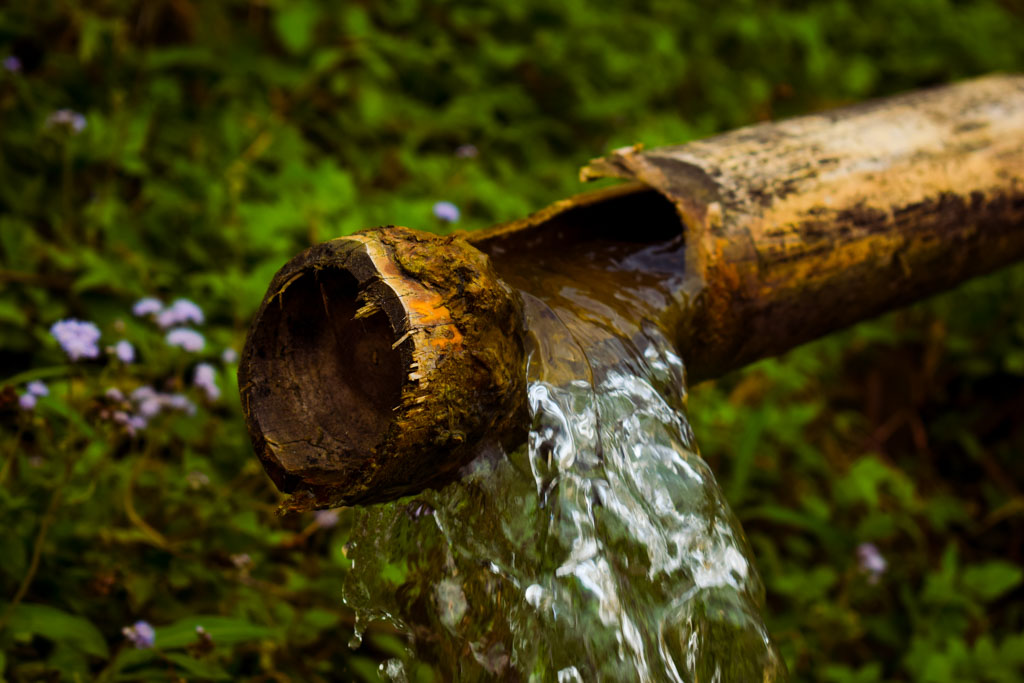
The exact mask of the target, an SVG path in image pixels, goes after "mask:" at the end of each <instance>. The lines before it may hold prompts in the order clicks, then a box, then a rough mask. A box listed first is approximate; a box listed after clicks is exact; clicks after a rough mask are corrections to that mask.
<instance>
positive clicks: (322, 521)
mask: <svg viewBox="0 0 1024 683" xmlns="http://www.w3.org/2000/svg"><path fill="white" fill-rule="evenodd" d="M313 517H314V520H313V521H314V522H315V523H316V525H317V526H318V527H320V528H321V529H330V528H331V527H332V526H334V525H335V524H337V523H338V511H337V510H317V511H316V512H314V513H313Z"/></svg>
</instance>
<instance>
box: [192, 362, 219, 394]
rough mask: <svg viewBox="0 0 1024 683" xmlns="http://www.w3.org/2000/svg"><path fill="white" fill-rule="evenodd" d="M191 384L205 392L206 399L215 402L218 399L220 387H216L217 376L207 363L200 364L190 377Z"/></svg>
mask: <svg viewBox="0 0 1024 683" xmlns="http://www.w3.org/2000/svg"><path fill="white" fill-rule="evenodd" d="M192 384H194V385H195V386H197V387H199V388H200V389H202V390H203V391H204V392H206V398H208V399H210V400H211V401H216V400H217V399H218V398H220V387H218V386H217V375H216V371H215V370H214V369H213V366H212V365H210V364H209V363H200V364H199V365H197V366H196V369H195V373H194V374H193V375H192Z"/></svg>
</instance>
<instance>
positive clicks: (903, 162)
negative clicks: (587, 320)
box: [582, 75, 1024, 379]
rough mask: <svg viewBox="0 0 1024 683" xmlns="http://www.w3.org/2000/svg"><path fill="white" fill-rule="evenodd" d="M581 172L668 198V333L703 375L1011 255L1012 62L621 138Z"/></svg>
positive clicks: (1023, 154) (1018, 153)
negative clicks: (671, 245)
mask: <svg viewBox="0 0 1024 683" xmlns="http://www.w3.org/2000/svg"><path fill="white" fill-rule="evenodd" d="M582 176H583V177H584V178H597V177H608V176H614V177H622V178H628V179H631V180H639V181H641V182H643V183H645V184H646V185H648V186H650V187H653V188H655V189H656V190H658V191H660V192H661V193H663V194H664V195H665V196H667V197H668V198H669V199H671V200H672V202H673V203H674V204H675V205H676V207H677V210H678V212H679V214H680V216H681V218H682V221H683V223H684V225H685V231H686V235H685V239H686V243H687V248H688V252H687V265H688V270H689V274H690V275H691V276H692V277H693V278H695V280H696V281H697V286H696V287H695V288H694V290H693V291H694V293H695V297H693V300H692V301H691V302H689V307H690V310H689V311H688V312H687V314H686V315H684V316H681V317H680V320H681V322H682V327H681V328H680V329H679V331H678V333H677V338H678V340H679V344H680V348H681V350H682V353H683V356H684V358H685V359H686V360H687V364H688V366H689V367H690V369H691V374H692V375H693V378H694V379H702V378H706V377H715V376H718V375H720V374H721V373H723V372H725V371H727V370H730V369H732V368H736V367H739V366H742V365H744V364H746V363H749V362H751V361H753V360H756V359H758V358H762V357H765V356H771V355H775V354H778V353H781V352H783V351H785V350H787V349H790V348H792V347H794V346H797V345H798V344H801V343H803V342H805V341H808V340H810V339H814V338H816V337H819V336H821V335H823V334H826V333H827V332H829V331H832V330H835V329H838V328H840V327H843V326H846V325H849V324H851V323H854V322H856V321H858V320H862V319H865V318H868V317H871V316H874V315H877V314H878V313H881V312H882V311H885V310H889V309H891V308H894V307H897V306H900V305H903V304H906V303H908V302H911V301H914V300H917V299H920V298H922V297H924V296H927V295H928V294H931V293H933V292H936V291H939V290H942V289H945V288H948V287H951V286H953V285H955V284H957V283H959V282H962V281H963V280H965V279H967V278H969V277H972V276H974V275H978V274H980V273H985V272H989V271H991V270H994V269H995V268H998V267H999V266H1002V265H1005V264H1007V263H1010V262H1013V261H1015V260H1017V259H1019V258H1021V257H1022V256H1024V234H1022V231H1024V76H1020V75H997V76H989V77H986V78H981V79H977V80H974V81H969V82H966V83H962V84H957V85H952V86H946V87H942V88H935V89H933V90H927V91H922V92H916V93H911V94H908V95H902V96H898V97H893V98H889V99H884V100H879V101H876V102H868V103H865V104H861V105H858V106H854V107H850V108H846V109H840V110H837V111H831V112H824V113H821V114H815V115H811V116H804V117H800V118H796V119H791V120H788V121H782V122H780V123H764V124H760V125H755V126H750V127H747V128H742V129H739V130H736V131H732V132H730V133H726V134H724V135H719V136H716V137H712V138H709V139H706V140H700V141H697V142H691V143H689V144H686V145H682V146H679V147H669V148H664V149H657V150H652V151H650V152H643V151H640V150H637V149H626V150H621V151H619V152H617V153H615V154H613V155H611V156H610V157H607V158H604V159H599V160H596V161H594V162H592V163H591V164H590V165H589V166H587V167H586V168H585V169H584V170H583V171H582Z"/></svg>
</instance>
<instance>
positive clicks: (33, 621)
mask: <svg viewBox="0 0 1024 683" xmlns="http://www.w3.org/2000/svg"><path fill="white" fill-rule="evenodd" d="M9 628H10V630H11V632H12V633H15V634H17V633H22V634H26V633H27V634H31V635H35V636H42V637H44V638H48V639H50V640H52V641H54V642H56V643H62V644H64V645H69V646H71V647H73V648H75V649H77V650H80V651H81V652H84V653H86V654H90V655H95V656H97V657H103V658H104V659H106V658H107V657H109V656H110V652H109V650H108V648H107V642H106V640H104V638H103V634H102V633H100V631H99V629H97V628H96V627H95V626H94V625H93V623H92V622H91V621H89V620H88V619H86V618H85V617H80V616H78V615H75V614H69V613H67V612H65V611H63V610H59V609H57V608H56V607H51V606H50V605H40V604H33V603H21V604H20V605H17V606H15V608H14V610H13V611H12V612H11V617H10V622H9Z"/></svg>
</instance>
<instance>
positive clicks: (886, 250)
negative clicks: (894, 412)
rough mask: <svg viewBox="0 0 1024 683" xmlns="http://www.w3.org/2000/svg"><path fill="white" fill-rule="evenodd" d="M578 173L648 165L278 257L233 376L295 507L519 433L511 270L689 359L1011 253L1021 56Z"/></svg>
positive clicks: (1020, 253)
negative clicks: (484, 226) (921, 86)
mask: <svg viewBox="0 0 1024 683" xmlns="http://www.w3.org/2000/svg"><path fill="white" fill-rule="evenodd" d="M583 176H584V177H585V178H593V177H605V176H615V177H623V178H629V179H632V180H634V181H639V182H634V183H632V184H628V185H624V186H621V187H618V188H613V189H610V190H604V191H600V192H596V193H589V194H585V195H580V196H578V197H573V198H570V199H568V200H564V201H562V202H559V203H557V204H555V205H554V206H552V207H550V208H548V209H545V210H544V211H541V212H539V213H538V214H535V215H534V216H531V217H530V218H527V219H524V220H522V221H517V222H515V223H511V224H508V225H505V226H499V227H497V228H494V229H491V230H489V231H485V232H482V233H477V234H473V235H469V236H468V240H469V243H467V242H466V241H464V240H463V239H461V238H439V237H434V236H429V235H424V234H422V233H416V232H414V231H409V230H406V229H400V228H387V229H382V230H379V231H377V232H373V231H370V232H365V233H360V234H359V235H355V236H352V237H346V238H340V239H338V240H333V241H331V242H328V243H326V244H323V245H319V246H317V247H313V248H312V249H310V250H307V251H306V252H304V253H303V254H302V255H300V256H299V257H296V259H294V260H293V261H291V262H290V263H289V264H288V265H286V266H285V268H284V269H283V270H282V271H281V272H280V273H279V274H278V275H277V277H275V279H274V281H273V282H272V283H271V286H270V289H269V291H268V293H267V297H266V298H265V300H264V302H263V304H262V306H261V307H260V310H259V313H258V314H257V316H256V319H255V320H254V322H253V326H252V328H251V331H250V336H249V340H248V342H247V344H246V350H245V352H244V354H243V359H242V364H241V367H240V371H239V383H240V389H241V393H242V400H243V405H244V408H245V412H246V415H247V419H248V425H249V430H250V433H251V435H252V438H253V442H254V445H255V448H256V451H257V453H258V454H259V456H260V458H261V459H262V461H263V463H264V465H265V467H266V468H267V471H268V472H269V473H270V475H271V477H272V478H273V479H274V481H275V482H276V483H277V485H278V486H279V487H280V488H281V489H282V490H285V491H294V492H301V493H303V494H304V497H303V498H301V499H300V500H298V501H297V502H296V506H327V505H333V504H343V503H353V502H371V501H375V500H382V499H387V498H391V497H396V496H398V495H402V494H405V493H411V492H414V491H416V490H418V489H420V488H423V487H424V486H427V485H431V484H436V483H439V482H441V481H443V480H444V479H445V478H448V477H451V476H452V475H453V473H454V472H455V471H456V470H457V469H458V467H460V466H461V465H462V464H463V463H465V462H466V461H467V460H468V459H469V458H471V457H472V456H473V455H474V454H475V453H477V452H479V450H480V449H481V448H482V447H483V446H482V445H481V444H482V443H483V442H486V441H488V440H492V441H493V440H507V441H515V440H517V439H519V438H521V436H522V433H523V425H524V424H525V422H524V420H523V417H522V416H523V410H524V408H523V406H524V401H523V387H524V380H523V377H522V374H523V370H522V368H523V342H522V329H521V324H522V323H521V317H520V313H519V300H518V295H517V294H516V291H515V289H513V288H510V287H508V286H506V285H505V284H504V282H503V280H504V281H507V282H509V283H511V284H512V285H514V287H516V288H519V289H522V290H523V291H529V292H541V293H542V294H543V293H544V292H548V293H551V295H552V296H557V292H558V291H559V290H560V289H564V288H565V287H566V286H567V283H571V284H572V286H573V287H574V288H580V287H582V288H586V289H587V291H588V292H589V294H588V296H590V297H591V298H592V299H594V300H600V301H602V302H607V303H608V306H609V307H610V308H609V310H612V311H613V313H612V314H610V315H612V316H613V317H614V316H619V317H620V318H623V317H624V316H629V315H632V316H633V317H634V318H639V317H643V318H644V319H647V320H649V321H650V322H652V323H654V324H657V325H658V326H660V327H661V328H662V330H664V331H665V332H666V333H668V334H670V335H672V336H673V337H674V338H675V339H676V340H677V341H678V345H679V348H680V351H681V353H682V356H683V358H684V359H685V360H686V363H687V367H688V372H689V374H690V378H691V381H699V380H701V379H706V378H710V377H715V376H717V375H719V374H721V373H723V372H726V371H728V370H730V369H733V368H736V367H739V366H741V365H743V364H745V363H748V362H751V361H753V360H756V359H758V358H762V357H765V356H769V355H773V354H777V353H780V352H783V351H785V350H787V349H790V348H792V347H794V346H796V345H798V344H801V343H803V342H805V341H808V340H810V339H813V338H815V337H818V336H821V335H822V334H825V333H827V332H829V331H832V330H834V329H837V328H840V327H843V326H845V325H849V324H851V323H853V322H856V321H858V320H862V319H864V318H867V317H871V316H873V315H876V314H878V313H880V312H883V311H885V310H888V309H891V308H894V307H897V306H900V305H903V304H905V303H908V302H910V301H913V300H916V299H919V298H921V297H923V296H927V295H928V294H931V293H933V292H936V291H940V290H942V289H945V288H948V287H951V286H953V285H955V284H957V283H959V282H961V281H963V280H965V279H967V278H969V277H972V276H974V275H978V274H981V273H985V272H989V271H991V270H994V269H996V268H998V267H1000V266H1002V265H1005V264H1007V263H1010V262H1012V261H1014V260H1017V259H1020V258H1022V257H1024V77H1021V76H992V77H987V78H983V79H978V80H975V81H971V82H968V83H963V84H959V85H954V86H949V87H945V88H939V89H935V90H929V91H923V92H919V93H914V94H910V95H904V96H899V97H894V98H890V99H886V100H880V101H877V102H872V103H868V104H863V105H859V106H856V107H851V108H848V109H843V110H838V111H834V112H828V113H824V114H818V115H812V116H806V117H802V118H797V119H792V120H789V121H784V122H781V123H766V124H760V125H757V126H751V127H748V128H743V129H740V130H737V131H734V132H731V133H727V134H725V135H720V136H717V137H713V138H709V139H707V140H702V141H698V142H693V143H689V144H687V145H683V146H680V147H672V148H666V149H660V150H653V151H651V152H646V153H645V152H642V151H640V150H638V149H628V150H621V151H618V152H616V153H614V154H613V155H612V156H610V157H608V158H605V159H600V160H596V161H594V162H592V163H591V164H590V165H589V166H588V167H587V168H585V169H584V171H583ZM652 188H653V189H652ZM470 243H471V244H472V245H474V246H475V248H474V246H470ZM484 253H486V254H487V255H488V256H489V258H487V257H485V256H484V255H483V254H484Z"/></svg>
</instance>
